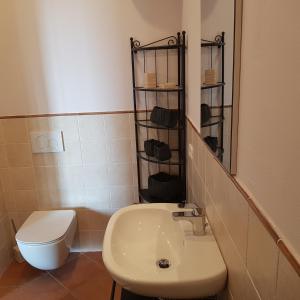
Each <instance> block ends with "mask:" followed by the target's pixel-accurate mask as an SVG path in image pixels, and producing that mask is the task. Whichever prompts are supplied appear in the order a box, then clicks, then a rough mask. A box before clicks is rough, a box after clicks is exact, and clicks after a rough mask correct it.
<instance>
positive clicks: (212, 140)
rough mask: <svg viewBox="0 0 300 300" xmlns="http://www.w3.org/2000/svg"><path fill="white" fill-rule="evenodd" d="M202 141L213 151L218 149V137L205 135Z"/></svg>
mask: <svg viewBox="0 0 300 300" xmlns="http://www.w3.org/2000/svg"><path fill="white" fill-rule="evenodd" d="M204 141H205V143H206V144H207V145H208V146H209V148H210V149H211V150H212V151H213V152H216V151H217V149H218V138H217V137H215V136H207V137H205V138H204Z"/></svg>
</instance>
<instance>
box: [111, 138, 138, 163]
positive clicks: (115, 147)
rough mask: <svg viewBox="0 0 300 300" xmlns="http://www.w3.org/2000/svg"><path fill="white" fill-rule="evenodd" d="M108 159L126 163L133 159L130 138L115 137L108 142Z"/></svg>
mask: <svg viewBox="0 0 300 300" xmlns="http://www.w3.org/2000/svg"><path fill="white" fill-rule="evenodd" d="M107 146H108V156H109V161H111V162H119V163H126V162H131V161H133V157H132V144H131V140H130V139H116V140H113V141H111V142H109V143H108V145H107Z"/></svg>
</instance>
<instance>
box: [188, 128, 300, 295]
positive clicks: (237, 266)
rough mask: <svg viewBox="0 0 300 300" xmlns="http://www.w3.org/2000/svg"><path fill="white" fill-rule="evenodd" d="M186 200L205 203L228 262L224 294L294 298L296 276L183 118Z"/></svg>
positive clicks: (299, 285) (299, 280)
mask: <svg viewBox="0 0 300 300" xmlns="http://www.w3.org/2000/svg"><path fill="white" fill-rule="evenodd" d="M188 143H191V144H192V145H193V147H194V157H193V158H190V157H189V158H188V197H189V201H193V202H197V203H198V204H199V205H204V206H205V207H206V210H207V215H208V218H209V221H210V223H211V226H212V228H213V230H214V234H215V236H216V238H217V241H218V244H219V247H220V249H221V252H222V255H223V257H224V260H225V262H226V265H227V268H228V298H229V299H235V300H256V299H263V300H273V299H276V300H283V299H284V300H298V299H300V277H299V276H298V274H297V273H296V272H295V271H294V269H293V268H292V267H291V265H290V263H289V262H288V261H287V259H286V257H285V256H284V255H283V254H282V253H281V251H280V250H279V248H278V247H277V245H276V242H275V241H274V240H273V238H272V237H271V235H270V234H269V232H268V231H267V230H266V228H265V227H264V225H263V224H262V223H261V221H260V220H259V219H258V217H257V216H256V215H255V213H254V212H253V210H252V208H251V207H250V206H249V204H248V202H247V201H246V199H245V198H244V195H243V194H242V193H241V192H240V191H239V190H238V189H237V187H236V186H235V184H234V183H233V181H232V180H231V179H230V178H229V177H228V175H227V174H226V173H225V171H224V170H223V168H222V167H221V166H220V165H219V163H218V162H217V161H216V160H215V158H214V157H213V155H212V154H211V153H210V151H208V149H207V147H206V145H205V144H204V143H203V142H202V140H201V139H200V137H199V135H198V134H197V132H196V131H195V130H194V128H193V127H192V126H191V124H190V123H189V122H188Z"/></svg>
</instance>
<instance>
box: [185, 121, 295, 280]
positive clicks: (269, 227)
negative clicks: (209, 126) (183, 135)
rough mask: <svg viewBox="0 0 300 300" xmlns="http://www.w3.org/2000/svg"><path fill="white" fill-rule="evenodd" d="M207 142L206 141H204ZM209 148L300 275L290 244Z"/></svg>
mask: <svg viewBox="0 0 300 300" xmlns="http://www.w3.org/2000/svg"><path fill="white" fill-rule="evenodd" d="M187 121H188V122H189V123H190V125H191V126H192V128H193V129H194V130H195V132H196V134H197V135H198V136H199V138H200V139H201V140H202V137H201V134H200V132H199V131H198V129H197V128H196V126H195V125H194V124H193V122H192V121H191V120H190V119H189V118H188V117H187ZM204 144H205V143H204ZM206 148H207V150H208V151H209V152H210V153H211V154H212V155H213V157H214V159H215V160H216V161H217V162H218V164H219V165H220V167H221V168H222V169H223V171H224V172H225V174H226V175H227V177H229V179H230V180H231V181H232V183H233V184H234V185H235V187H236V188H237V189H238V190H239V192H240V193H241V194H242V195H243V197H244V199H245V200H246V201H247V202H248V204H249V206H250V207H251V209H252V210H253V212H254V213H255V215H256V216H257V217H258V219H259V220H260V221H261V222H262V224H263V225H264V227H265V229H266V230H267V231H268V233H269V234H270V235H271V237H272V239H273V240H274V242H275V244H276V245H277V247H278V248H279V250H280V251H281V253H282V254H283V255H284V256H285V257H286V259H287V260H288V261H289V263H290V264H291V266H292V267H293V269H294V270H295V271H296V273H297V274H298V276H300V262H299V261H298V260H297V259H296V257H295V256H294V255H293V254H292V252H291V251H290V249H289V247H288V245H287V244H286V243H285V242H284V240H283V239H282V238H280V235H279V234H278V233H277V232H276V231H275V229H274V228H273V226H272V225H271V223H270V222H269V220H268V219H267V218H266V217H265V215H264V214H263V213H262V211H261V210H260V209H259V208H258V207H257V205H256V204H255V202H254V200H253V199H252V198H251V197H250V196H249V195H248V193H247V192H246V191H245V190H244V188H243V187H242V186H241V185H240V184H239V182H238V181H237V180H236V178H235V177H234V176H233V175H231V174H230V173H229V172H228V171H227V170H226V169H225V167H224V166H223V165H222V164H221V162H220V161H219V160H218V159H217V158H216V157H215V155H214V153H213V152H212V150H211V149H210V148H209V147H208V146H207V145H206Z"/></svg>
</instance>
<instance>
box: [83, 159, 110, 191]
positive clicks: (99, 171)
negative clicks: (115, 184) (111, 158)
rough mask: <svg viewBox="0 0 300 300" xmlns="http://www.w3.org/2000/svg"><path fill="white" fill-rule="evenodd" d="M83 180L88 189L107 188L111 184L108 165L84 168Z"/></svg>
mask: <svg viewBox="0 0 300 300" xmlns="http://www.w3.org/2000/svg"><path fill="white" fill-rule="evenodd" d="M82 180H83V182H84V186H85V187H86V188H99V187H104V186H107V185H108V183H109V179H108V166H107V165H106V164H101V165H86V166H83V172H82Z"/></svg>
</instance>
